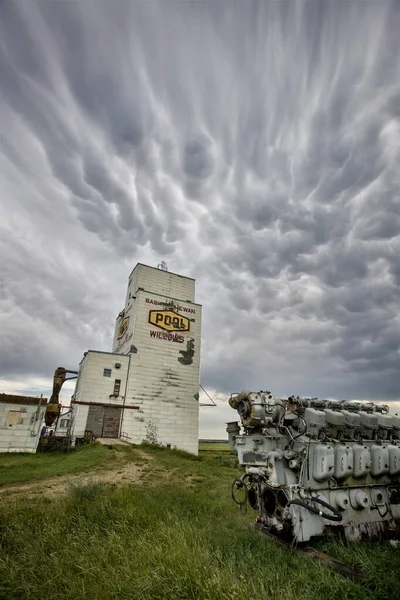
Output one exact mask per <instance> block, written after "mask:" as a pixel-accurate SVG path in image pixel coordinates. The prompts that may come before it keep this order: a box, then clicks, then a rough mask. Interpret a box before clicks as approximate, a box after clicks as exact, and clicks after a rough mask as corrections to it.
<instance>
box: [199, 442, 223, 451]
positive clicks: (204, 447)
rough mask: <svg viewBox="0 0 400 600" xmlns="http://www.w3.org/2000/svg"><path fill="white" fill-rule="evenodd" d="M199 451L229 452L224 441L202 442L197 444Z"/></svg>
mask: <svg viewBox="0 0 400 600" xmlns="http://www.w3.org/2000/svg"><path fill="white" fill-rule="evenodd" d="M199 452H200V453H202V452H218V453H222V452H231V449H230V447H229V444H228V442H226V443H224V444H223V443H221V442H219V443H213V442H203V443H202V444H199Z"/></svg>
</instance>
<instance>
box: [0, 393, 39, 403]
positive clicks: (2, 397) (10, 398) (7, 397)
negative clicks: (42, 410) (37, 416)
mask: <svg viewBox="0 0 400 600" xmlns="http://www.w3.org/2000/svg"><path fill="white" fill-rule="evenodd" d="M0 403H4V404H23V405H27V404H34V405H36V406H37V405H38V404H40V405H42V406H44V405H45V404H47V398H39V397H37V398H34V397H32V396H17V395H15V394H0Z"/></svg>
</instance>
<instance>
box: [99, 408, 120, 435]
mask: <svg viewBox="0 0 400 600" xmlns="http://www.w3.org/2000/svg"><path fill="white" fill-rule="evenodd" d="M120 421H121V409H120V408H119V407H118V406H106V407H105V409H104V421H103V434H102V437H104V438H117V437H118V434H119V424H120Z"/></svg>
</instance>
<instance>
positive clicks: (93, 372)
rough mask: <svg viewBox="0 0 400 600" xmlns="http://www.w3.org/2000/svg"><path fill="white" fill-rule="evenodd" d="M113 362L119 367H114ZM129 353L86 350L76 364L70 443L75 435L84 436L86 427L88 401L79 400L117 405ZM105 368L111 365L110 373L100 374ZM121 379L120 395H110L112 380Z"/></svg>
mask: <svg viewBox="0 0 400 600" xmlns="http://www.w3.org/2000/svg"><path fill="white" fill-rule="evenodd" d="M116 363H120V365H121V367H120V368H119V369H117V368H116V367H115V364H116ZM128 366H129V356H122V355H120V354H112V353H111V352H96V351H93V350H89V352H87V354H86V355H85V356H84V358H83V360H82V361H81V363H80V365H79V373H78V378H77V382H76V388H75V393H74V396H73V398H72V414H73V417H72V418H73V425H72V429H73V433H72V437H73V443H74V440H75V438H76V437H83V435H84V433H85V429H86V422H87V416H88V412H89V405H87V404H79V402H97V403H98V402H100V403H102V404H106V405H116V404H117V405H120V404H122V403H123V398H124V395H125V388H126V380H127V376H128ZM104 369H111V377H105V376H104V375H103V372H104ZM116 379H120V380H121V386H120V395H119V396H118V397H116V398H115V397H113V396H112V394H113V391H114V383H115V380H116Z"/></svg>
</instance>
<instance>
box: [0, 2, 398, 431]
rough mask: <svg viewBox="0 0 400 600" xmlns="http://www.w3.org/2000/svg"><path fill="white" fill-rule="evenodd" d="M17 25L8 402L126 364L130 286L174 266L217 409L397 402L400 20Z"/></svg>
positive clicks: (5, 267) (208, 427)
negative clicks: (64, 374)
mask: <svg viewBox="0 0 400 600" xmlns="http://www.w3.org/2000/svg"><path fill="white" fill-rule="evenodd" d="M1 13H2V31H1V36H0V52H1V57H0V61H1V63H0V66H1V71H0V76H1V86H0V87H1V94H2V109H1V110H2V119H1V125H0V126H1V133H2V140H3V142H2V146H1V174H2V179H1V181H2V184H1V195H2V201H3V218H2V227H3V231H2V235H1V244H2V250H1V252H2V257H3V261H2V263H3V264H2V280H3V281H4V285H3V292H2V302H3V310H2V315H3V317H2V318H3V323H2V331H3V355H2V358H1V365H2V371H3V376H4V380H3V384H2V385H3V388H4V391H10V392H12V391H13V390H17V389H20V387H21V386H27V387H24V389H27V390H29V389H32V390H34V391H35V392H36V390H37V387H38V384H37V382H38V381H40V382H43V381H47V382H48V384H47V385H48V387H49V386H50V377H51V375H52V372H53V371H54V368H55V367H56V366H59V365H64V366H65V367H67V368H75V367H76V366H77V364H78V363H79V361H80V359H81V357H82V354H83V351H85V350H86V349H87V348H89V347H90V348H93V349H105V350H107V349H109V348H110V347H111V339H112V332H113V323H114V319H115V317H116V315H117V313H118V311H119V310H120V308H121V303H122V302H123V298H124V294H125V285H126V281H127V276H128V274H129V273H130V271H131V269H132V268H133V266H134V265H135V263H136V262H138V261H140V262H144V263H149V264H153V265H156V264H157V263H158V262H160V260H161V259H165V260H166V261H167V263H168V265H169V268H170V270H172V271H174V272H179V273H182V274H186V275H188V276H191V277H195V278H196V280H197V300H198V301H199V302H201V303H202V304H203V305H204V321H203V322H204V327H203V348H202V383H203V385H204V386H205V388H206V389H210V390H212V391H213V393H215V394H216V396H217V398H222V397H227V396H228V395H229V393H230V392H232V391H238V390H240V389H243V388H251V389H260V388H266V387H268V388H270V389H271V390H272V391H273V392H274V393H276V394H277V395H286V396H287V395H289V394H292V393H295V394H299V395H302V394H304V395H307V394H311V395H321V396H325V397H339V398H342V397H343V398H344V397H349V398H361V399H372V400H374V399H376V400H393V399H399V397H400V383H399V382H400V317H399V315H400V311H399V308H400V301H399V297H400V293H399V291H400V258H399V257H400V192H399V190H400V42H399V37H398V31H400V10H399V5H398V3H396V2H384V3H378V2H377V3H367V4H366V3H364V2H360V3H358V2H351V3H342V2H341V3H337V2H320V3H317V2H312V3H307V2H305V3H296V5H295V6H294V5H293V6H292V5H289V4H287V3H264V2H260V3H256V2H254V3H250V4H248V3H243V4H238V5H237V6H235V7H234V8H232V6H231V5H230V3H228V2H226V3H225V2H219V3H212V4H210V3H181V2H176V3H175V2H168V3H162V2H160V3H157V2H152V3H128V2H127V3H106V2H102V3H99V2H91V1H85V2H74V3H70V2H64V1H62V0H61V1H59V2H34V1H32V2H29V3H28V2H22V1H21V2H19V1H18V0H17V1H16V2H3V3H2V4H1ZM44 388H45V386H44ZM43 393H48V389H47V390H46V389H43ZM221 411H222V412H221ZM202 415H203V416H202V419H203V422H204V427H203V429H202V435H203V436H204V437H205V436H207V435H208V433H207V431H212V432H213V434H215V435H216V436H217V437H220V436H221V435H223V427H224V426H223V422H222V421H223V420H225V418H226V414H225V412H224V409H203V411H202ZM222 417H223V419H222ZM227 418H228V420H229V419H230V418H231V416H228V417H227ZM215 423H216V424H217V425H215ZM217 431H218V432H220V433H219V434H218V435H217V433H216V432H217Z"/></svg>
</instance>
